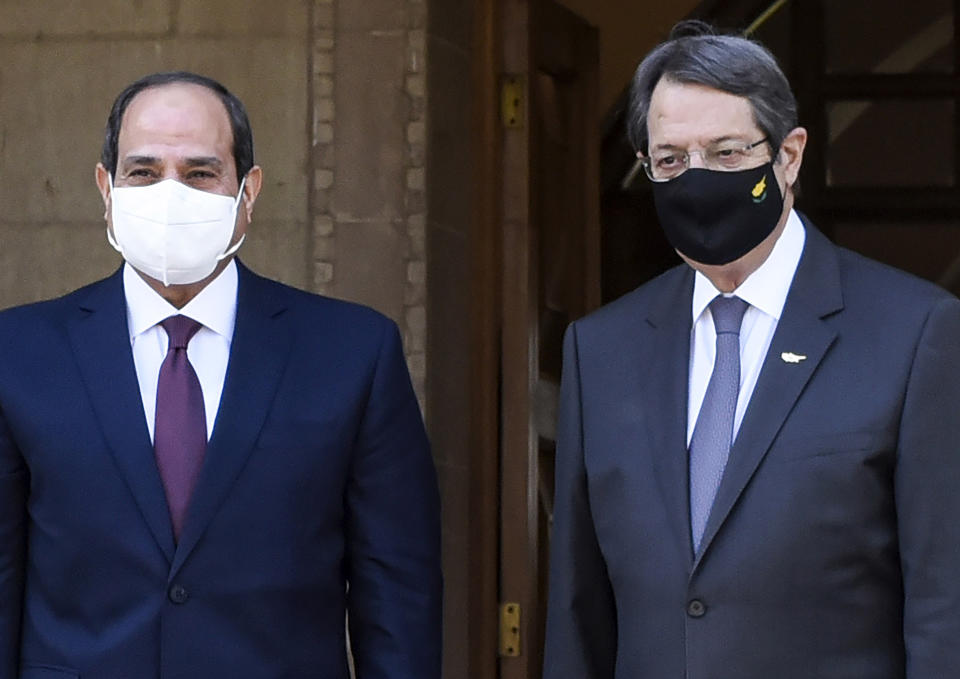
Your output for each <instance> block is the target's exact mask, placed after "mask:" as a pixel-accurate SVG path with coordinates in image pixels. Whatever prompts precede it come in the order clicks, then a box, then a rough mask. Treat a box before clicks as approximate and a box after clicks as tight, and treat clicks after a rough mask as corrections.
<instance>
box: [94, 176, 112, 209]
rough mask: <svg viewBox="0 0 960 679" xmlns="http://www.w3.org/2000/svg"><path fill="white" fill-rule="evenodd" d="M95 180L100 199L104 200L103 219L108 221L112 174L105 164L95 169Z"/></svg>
mask: <svg viewBox="0 0 960 679" xmlns="http://www.w3.org/2000/svg"><path fill="white" fill-rule="evenodd" d="M94 178H95V180H96V182H97V189H99V191H100V197H101V198H103V218H104V219H106V218H107V215H108V214H110V172H109V170H107V168H105V167H104V166H103V163H97V167H96V168H95V169H94Z"/></svg>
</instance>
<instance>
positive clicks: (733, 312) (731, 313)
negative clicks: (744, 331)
mask: <svg viewBox="0 0 960 679" xmlns="http://www.w3.org/2000/svg"><path fill="white" fill-rule="evenodd" d="M748 306H750V305H749V304H747V303H746V302H744V301H743V300H742V299H740V298H739V297H724V296H723V295H720V296H718V297H716V298H714V300H713V301H712V302H710V313H711V314H712V315H713V325H714V327H715V328H716V329H717V334H718V335H719V334H720V333H725V332H726V333H733V334H734V335H739V334H740V323H741V322H742V321H743V314H744V313H745V312H746V310H747V307H748Z"/></svg>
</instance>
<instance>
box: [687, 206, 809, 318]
mask: <svg viewBox="0 0 960 679" xmlns="http://www.w3.org/2000/svg"><path fill="white" fill-rule="evenodd" d="M806 238H807V234H806V231H805V230H804V227H803V222H802V221H800V217H799V216H798V215H797V213H796V211H795V210H790V214H789V215H788V216H787V224H786V226H784V228H783V233H781V234H780V238H778V239H777V242H776V243H775V244H774V246H773V250H771V251H770V255H769V256H768V257H767V259H766V261H764V263H763V264H761V265H760V267H759V268H758V269H757V270H756V271H754V272H753V273H752V274H750V275H749V276H747V279H746V280H745V281H743V283H741V284H740V287H738V288H737V289H736V290H735V291H734V294H736V296H737V297H739V298H740V299H742V300H743V301H744V302H747V303H748V304H749V305H750V306H753V307H756V308H757V309H759V310H760V311H762V312H763V313H765V314H767V315H768V316H771V317H773V318H774V319H775V320H778V321H779V320H780V314H781V313H783V305H784V304H786V302H787V293H788V292H790V283H792V282H793V274H794V273H796V271H797V264H799V263H800V255H801V254H803V244H804V242H805V241H806ZM719 294H722V293H721V292H720V291H719V290H717V288H715V287H714V285H713V283H711V282H710V279H709V278H707V277H706V276H704V275H703V274H702V273H700V272H699V271H697V272H696V275H695V277H694V282H693V309H692V310H693V322H694V324H696V322H697V319H698V318H700V315H701V314H703V312H704V310H706V308H707V307H708V306H709V305H710V302H712V301H713V298H714V297H716V296H717V295H719Z"/></svg>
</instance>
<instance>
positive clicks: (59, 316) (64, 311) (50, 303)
mask: <svg viewBox="0 0 960 679" xmlns="http://www.w3.org/2000/svg"><path fill="white" fill-rule="evenodd" d="M114 286H116V288H117V291H118V292H120V294H122V290H123V288H122V284H121V282H120V280H119V278H118V274H116V273H115V274H113V275H111V276H108V277H106V278H103V279H100V280H97V281H94V282H92V283H87V284H86V285H84V286H82V287H80V288H77V289H75V290H73V291H71V292H67V293H65V294H63V295H60V296H59V297H53V298H50V299H43V300H39V301H35V302H28V303H25V304H18V305H16V306H11V307H7V308H6V309H2V310H0V327H3V328H7V327H10V326H16V325H19V324H22V323H31V322H32V323H43V322H58V321H61V320H63V319H64V318H65V317H66V316H68V315H70V314H71V313H72V312H74V311H75V310H77V309H80V308H82V307H83V306H84V300H87V299H89V298H91V297H93V296H97V295H101V294H104V293H106V294H109V293H110V289H111V288H112V287H114ZM118 299H119V298H118Z"/></svg>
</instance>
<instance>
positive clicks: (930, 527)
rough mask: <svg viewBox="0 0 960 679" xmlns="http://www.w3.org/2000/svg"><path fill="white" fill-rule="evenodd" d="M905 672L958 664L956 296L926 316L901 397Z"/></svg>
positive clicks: (918, 676)
mask: <svg viewBox="0 0 960 679" xmlns="http://www.w3.org/2000/svg"><path fill="white" fill-rule="evenodd" d="M894 483H895V493H896V495H895V497H896V507H897V528H898V535H899V544H900V561H901V567H902V570H903V588H904V618H903V635H904V644H905V648H906V658H907V674H906V676H907V679H928V678H929V677H947V676H954V675H956V672H957V668H958V667H960V644H958V643H957V642H958V639H960V301H958V300H956V299H952V298H951V299H944V300H942V301H940V302H939V303H938V304H937V305H935V306H934V308H933V309H932V311H931V313H930V314H929V316H928V318H927V322H926V324H925V327H924V329H923V333H922V336H921V339H920V342H919V345H918V347H917V352H916V355H915V357H914V361H913V366H912V368H911V373H910V378H909V382H908V385H907V391H906V394H905V397H904V406H903V412H902V419H901V422H900V434H899V441H898V450H897V466H896V472H895V478H894Z"/></svg>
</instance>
